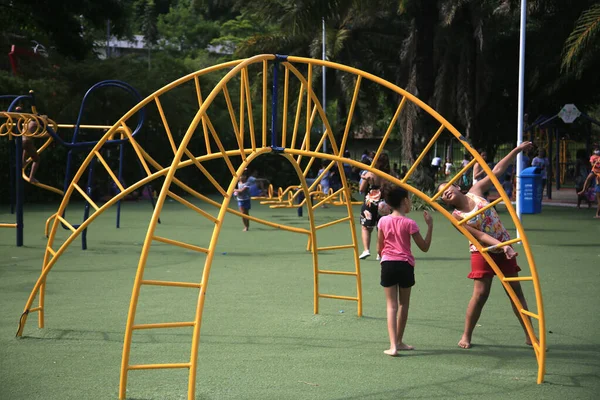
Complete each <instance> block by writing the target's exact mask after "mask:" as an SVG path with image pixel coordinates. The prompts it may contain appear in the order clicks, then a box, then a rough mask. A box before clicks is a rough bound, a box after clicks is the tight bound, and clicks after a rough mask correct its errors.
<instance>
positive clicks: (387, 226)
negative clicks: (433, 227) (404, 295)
mask: <svg viewBox="0 0 600 400" xmlns="http://www.w3.org/2000/svg"><path fill="white" fill-rule="evenodd" d="M377 228H378V229H379V231H380V232H381V233H382V234H383V240H384V241H383V243H384V244H383V249H381V261H406V262H408V263H409V264H410V265H412V266H413V267H414V266H415V258H414V257H413V255H412V253H411V251H410V241H411V237H412V235H413V234H415V233H417V232H419V226H418V225H417V223H416V222H415V221H413V220H412V219H410V218H407V217H402V216H394V215H386V216H385V217H381V219H380V220H379V223H378V224H377Z"/></svg>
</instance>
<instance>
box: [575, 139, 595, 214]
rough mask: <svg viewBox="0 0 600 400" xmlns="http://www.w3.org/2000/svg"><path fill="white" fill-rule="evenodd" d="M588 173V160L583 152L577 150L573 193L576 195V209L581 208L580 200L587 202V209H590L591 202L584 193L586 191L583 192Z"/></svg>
mask: <svg viewBox="0 0 600 400" xmlns="http://www.w3.org/2000/svg"><path fill="white" fill-rule="evenodd" d="M589 172H590V169H589V168H588V160H587V156H586V154H585V150H583V149H581V150H578V151H577V158H576V159H575V193H577V208H581V201H582V200H586V201H587V203H588V208H591V207H592V202H591V199H590V198H589V196H588V193H586V191H584V190H583V188H584V187H585V182H586V180H587V177H588V175H589ZM580 193H581V194H580ZM594 197H595V193H594Z"/></svg>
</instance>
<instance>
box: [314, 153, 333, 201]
mask: <svg viewBox="0 0 600 400" xmlns="http://www.w3.org/2000/svg"><path fill="white" fill-rule="evenodd" d="M328 164H329V161H326V160H323V163H322V164H321V169H319V172H317V176H321V174H324V175H323V178H321V182H320V183H321V190H322V191H323V193H324V194H325V195H328V194H329V188H330V187H331V183H330V178H331V171H328V170H327V169H326V168H327V165H328ZM313 171H314V170H313Z"/></svg>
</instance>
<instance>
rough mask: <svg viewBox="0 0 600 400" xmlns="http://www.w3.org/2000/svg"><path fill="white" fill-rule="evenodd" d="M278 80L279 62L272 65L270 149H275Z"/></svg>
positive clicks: (276, 61)
mask: <svg viewBox="0 0 600 400" xmlns="http://www.w3.org/2000/svg"><path fill="white" fill-rule="evenodd" d="M278 78H279V61H278V60H277V59H276V60H275V63H274V64H273V96H272V98H271V147H277V126H276V125H277V91H278V87H277V84H278V82H277V81H278Z"/></svg>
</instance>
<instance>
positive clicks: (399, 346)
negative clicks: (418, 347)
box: [396, 342, 415, 350]
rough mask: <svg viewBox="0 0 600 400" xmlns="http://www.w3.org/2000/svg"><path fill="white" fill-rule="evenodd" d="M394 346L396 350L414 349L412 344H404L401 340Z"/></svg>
mask: <svg viewBox="0 0 600 400" xmlns="http://www.w3.org/2000/svg"><path fill="white" fill-rule="evenodd" d="M396 348H397V349H398V350H414V349H415V347H414V346H410V345H408V344H404V343H402V342H400V343H398V345H397V346H396Z"/></svg>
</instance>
